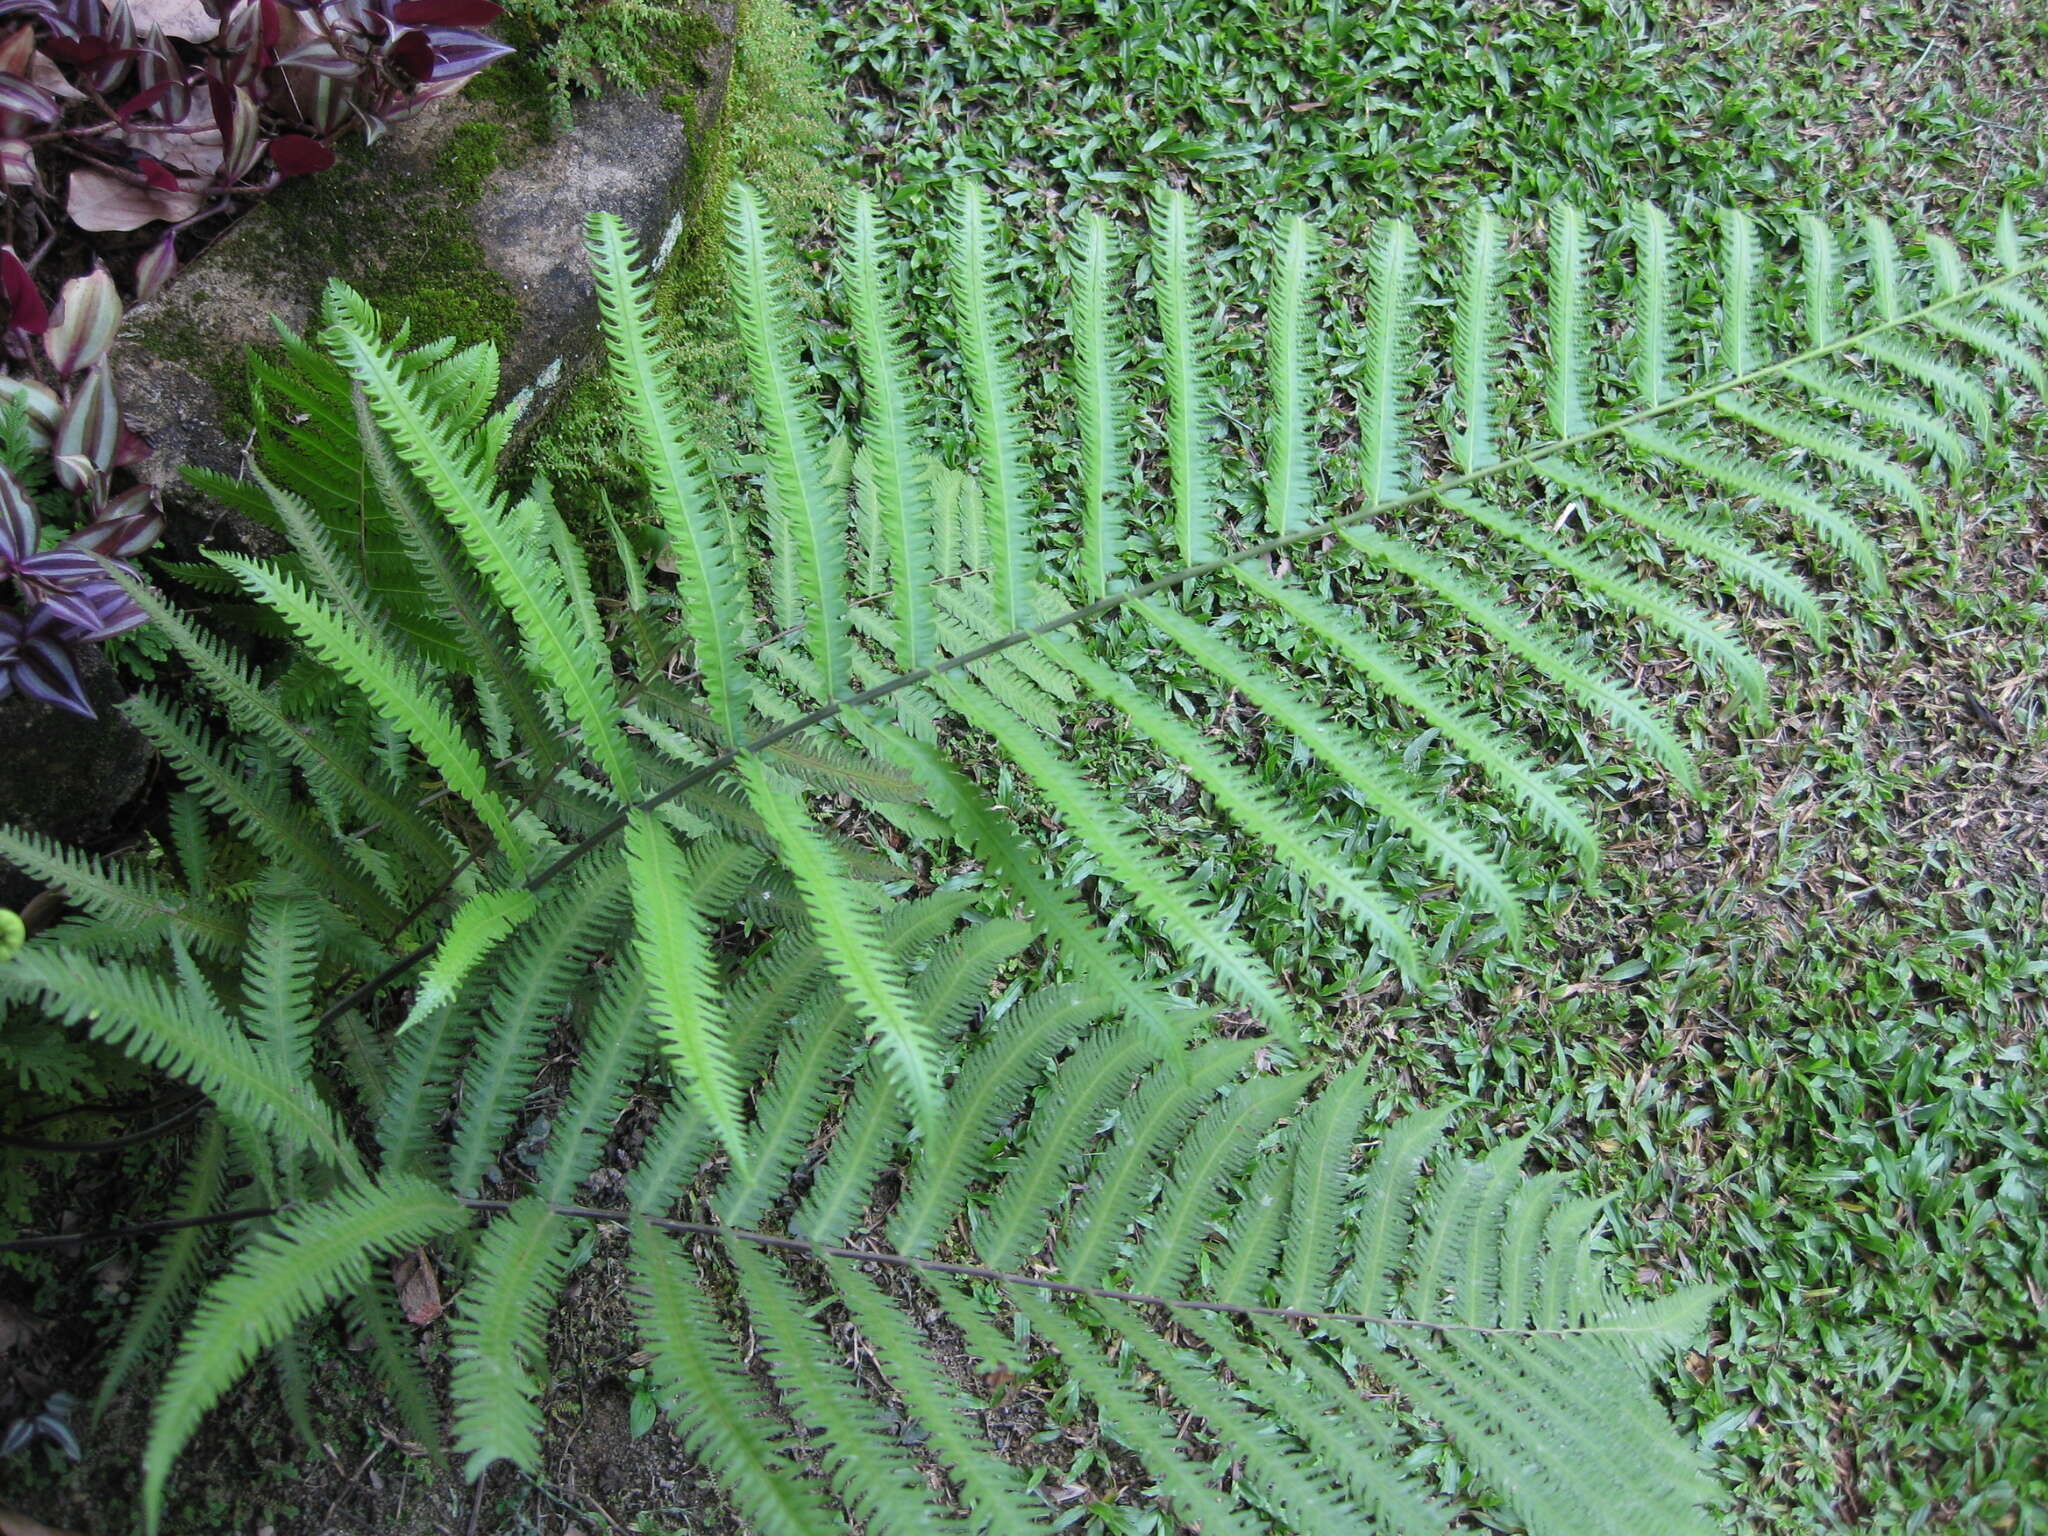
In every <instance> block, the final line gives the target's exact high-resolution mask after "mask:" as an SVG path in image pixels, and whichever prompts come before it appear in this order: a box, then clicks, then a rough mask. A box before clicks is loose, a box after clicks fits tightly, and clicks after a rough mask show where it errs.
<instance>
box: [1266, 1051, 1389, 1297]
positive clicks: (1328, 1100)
mask: <svg viewBox="0 0 2048 1536" xmlns="http://www.w3.org/2000/svg"><path fill="white" fill-rule="evenodd" d="M1368 1081H1369V1079H1368V1076H1367V1069H1366V1067H1365V1066H1364V1065H1363V1064H1360V1065H1359V1066H1356V1067H1353V1068H1352V1069H1351V1070H1350V1071H1349V1072H1347V1073H1345V1074H1344V1075H1343V1076H1342V1077H1340V1078H1338V1079H1336V1080H1335V1081H1334V1082H1332V1083H1331V1084H1329V1086H1327V1087H1326V1088H1324V1089H1323V1091H1322V1093H1321V1095H1320V1096H1319V1097H1318V1098H1317V1099H1316V1102H1315V1104H1314V1106H1313V1107H1312V1108H1311V1109H1310V1110H1309V1112H1308V1114H1307V1115H1306V1116H1304V1117H1303V1121H1302V1127H1301V1133H1300V1137H1299V1140H1298V1141H1297V1143H1296V1149H1295V1156H1294V1194H1293V1198H1292V1199H1291V1200H1290V1201H1289V1202H1288V1216H1287V1262H1286V1264H1285V1265H1284V1266H1283V1270H1282V1275H1281V1280H1280V1305H1281V1306H1283V1307H1292V1308H1296V1309H1305V1308H1309V1307H1320V1306H1322V1305H1323V1302H1324V1298H1325V1297H1327V1296H1328V1295H1329V1292H1330V1282H1331V1280H1332V1278H1333V1272H1334V1271H1335V1269H1336V1266H1337V1227H1338V1217H1339V1215H1340V1213H1341V1212H1342V1211H1343V1208H1344V1196H1345V1194H1346V1192H1347V1191H1346V1186H1347V1185H1348V1184H1349V1183H1350V1181H1351V1157H1352V1152H1353V1150H1354V1148H1355V1147H1356V1145H1357V1138H1358V1122H1359V1121H1360V1119H1362V1118H1363V1117H1364V1115H1365V1090H1366V1084H1367V1082H1368Z"/></svg>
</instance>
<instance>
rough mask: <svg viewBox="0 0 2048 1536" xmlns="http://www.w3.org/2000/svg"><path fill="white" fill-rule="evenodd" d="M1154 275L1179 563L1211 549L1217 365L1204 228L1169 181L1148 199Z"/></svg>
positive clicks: (1208, 555)
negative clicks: (1203, 267)
mask: <svg viewBox="0 0 2048 1536" xmlns="http://www.w3.org/2000/svg"><path fill="white" fill-rule="evenodd" d="M1151 214H1152V276H1153V282H1154V283H1155V284H1156V286H1157V293H1156V295H1155V298H1156V301H1157V304H1158V310H1159V335H1160V341H1161V347H1162V360H1163V364H1164V367H1165V370H1166V465H1167V472H1168V478H1169V480H1170V483H1171V501H1172V507H1171V517H1172V533H1173V540H1174V543H1173V547H1174V548H1175V549H1176V550H1177V551H1178V552H1179V554H1180V558H1181V563H1182V564H1184V565H1200V564H1202V563H1203V562H1204V561H1206V560H1209V559H1212V558H1213V557H1214V556H1215V553H1216V548H1217V544H1216V533H1215V529H1214V528H1213V527H1212V526H1211V524H1212V523H1213V521H1214V519H1215V516H1216V446H1215V442H1214V437H1215V431H1216V413H1217V404H1218V402H1217V398H1216V384H1215V378H1214V374H1215V369H1214V365H1213V364H1212V362H1211V360H1210V356H1209V354H1210V350H1211V348H1212V345H1213V340H1214V338H1213V337H1212V335H1211V334H1210V324H1209V315H1208V311H1207V302H1206V299H1205V297H1204V287H1205V285H1204V284H1203V282H1202V278H1201V266H1200V263H1201V259H1202V257H1201V243H1202V242H1201V228H1200V225H1199V223H1198V222H1197V220H1196V218H1195V213H1194V209H1193V207H1192V206H1191V205H1190V204H1189V202H1188V197H1187V194H1186V193H1185V192H1182V191H1181V190H1180V189H1179V188H1177V187H1175V188H1169V189H1167V190H1166V191H1163V192H1161V193H1160V194H1159V195H1158V196H1157V197H1155V198H1154V199H1153V204H1152V210H1151Z"/></svg>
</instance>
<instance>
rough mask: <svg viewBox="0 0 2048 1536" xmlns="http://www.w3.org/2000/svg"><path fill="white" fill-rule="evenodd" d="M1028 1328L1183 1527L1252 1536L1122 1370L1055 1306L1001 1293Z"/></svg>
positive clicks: (1219, 1535) (1018, 1292)
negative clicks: (1077, 1386)
mask: <svg viewBox="0 0 2048 1536" xmlns="http://www.w3.org/2000/svg"><path fill="white" fill-rule="evenodd" d="M1005 1294H1006V1295H1007V1296H1008V1297H1009V1300H1010V1302H1011V1304H1012V1305H1013V1306H1015V1307H1016V1308H1017V1310H1018V1311H1019V1312H1021V1313H1023V1314H1024V1316H1025V1317H1026V1318H1028V1319H1029V1320H1030V1323H1031V1326H1032V1328H1033V1329H1035V1330H1036V1331H1037V1333H1038V1334H1039V1336H1040V1337H1042V1338H1043V1339H1045V1341H1046V1342H1047V1343H1049V1344H1050V1345H1051V1346H1052V1347H1053V1348H1054V1349H1055V1350H1057V1351H1058V1352H1059V1357H1060V1361H1061V1363H1062V1364H1063V1365H1064V1366H1065V1367H1066V1368H1067V1370H1069V1371H1070V1372H1072V1373H1073V1376H1074V1379H1075V1380H1076V1381H1078V1382H1080V1384H1081V1385H1082V1387H1083V1388H1084V1389H1085V1390H1086V1391H1087V1393H1088V1395H1089V1397H1090V1398H1092V1399H1093V1400H1094V1402H1095V1408H1096V1413H1097V1414H1098V1416H1099V1417H1100V1418H1101V1421H1102V1425H1103V1428H1105V1429H1107V1430H1108V1431H1109V1432H1110V1433H1112V1434H1113V1435H1115V1436H1116V1438H1117V1439H1118V1440H1119V1441H1120V1442H1122V1443H1123V1444H1124V1445H1125V1446H1127V1447H1128V1448H1129V1449H1130V1450H1131V1451H1132V1453H1133V1454H1135V1455H1136V1456H1137V1457H1138V1459H1139V1460H1140V1461H1141V1462H1142V1463H1143V1464H1144V1467H1145V1470H1146V1471H1147V1472H1150V1473H1151V1474H1152V1476H1153V1478H1154V1479H1155V1480H1157V1482H1158V1484H1159V1486H1160V1489H1161V1491H1162V1492H1164V1493H1165V1494H1166V1496H1167V1497H1168V1498H1169V1499H1171V1500H1172V1501H1173V1505H1174V1511H1175V1514H1176V1515H1177V1516H1178V1518H1179V1520H1180V1522H1181V1523H1183V1524H1185V1525H1194V1526H1199V1527H1200V1528H1201V1530H1202V1531H1203V1533H1204V1536H1253V1531H1252V1528H1251V1526H1250V1525H1248V1524H1247V1523H1246V1522H1245V1520H1244V1519H1243V1518H1242V1517H1240V1516H1239V1515H1238V1513H1237V1511H1236V1510H1235V1509H1233V1508H1232V1507H1231V1505H1232V1501H1231V1500H1229V1499H1226V1498H1224V1497H1223V1496H1222V1495H1221V1494H1219V1493H1217V1491H1216V1490H1215V1489H1213V1488H1211V1487H1210V1486H1209V1484H1208V1482H1207V1480H1206V1479H1205V1478H1204V1476H1203V1474H1202V1471H1201V1470H1200V1469H1199V1468H1197V1467H1196V1466H1195V1465H1194V1464H1193V1463H1192V1462H1191V1461H1190V1460H1189V1459H1188V1458H1187V1457H1186V1455H1185V1454H1184V1453H1183V1452H1182V1451H1181V1449H1180V1446H1179V1440H1180V1435H1179V1430H1178V1427H1177V1426H1176V1425H1175V1424H1174V1422H1173V1421H1172V1420H1171V1419H1170V1418H1168V1417H1167V1415H1166V1413H1165V1411H1164V1410H1163V1409H1161V1408H1160V1407H1158V1405H1157V1404H1155V1403H1154V1402H1153V1401H1152V1398H1151V1395H1150V1393H1149V1392H1141V1391H1140V1390H1139V1389H1138V1388H1137V1387H1136V1386H1134V1385H1133V1384H1132V1383H1131V1382H1130V1380H1129V1379H1128V1378H1127V1377H1126V1376H1125V1375H1124V1373H1123V1372H1122V1371H1120V1370H1119V1369H1117V1368H1116V1367H1115V1366H1112V1365H1110V1364H1109V1363H1108V1362H1107V1361H1105V1360H1104V1359H1103V1358H1102V1356H1101V1352H1100V1348H1099V1346H1098V1345H1097V1344H1096V1342H1095V1341H1094V1340H1093V1339H1091V1338H1089V1337H1088V1336H1087V1335H1086V1334H1085V1333H1083V1332H1082V1331H1081V1330H1080V1329H1079V1328H1078V1327H1076V1326H1075V1325H1074V1324H1073V1323H1072V1322H1070V1321H1068V1319H1067V1318H1065V1317H1064V1316H1062V1315H1061V1314H1060V1312H1059V1310H1058V1309H1057V1308H1056V1307H1053V1306H1051V1305H1050V1304H1048V1303H1046V1302H1042V1301H1040V1300H1038V1299H1037V1298H1036V1297H1033V1296H1030V1295H1028V1294H1026V1292H1025V1291H1024V1290H1023V1289H1022V1288H1021V1287H1018V1288H1013V1289H1011V1290H1009V1291H1007V1292H1006V1293H1005Z"/></svg>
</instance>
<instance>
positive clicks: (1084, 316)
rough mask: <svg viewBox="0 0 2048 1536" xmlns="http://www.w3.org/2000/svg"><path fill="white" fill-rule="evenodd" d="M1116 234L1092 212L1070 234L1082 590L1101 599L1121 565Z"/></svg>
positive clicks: (1125, 426) (1124, 428)
mask: <svg viewBox="0 0 2048 1536" xmlns="http://www.w3.org/2000/svg"><path fill="white" fill-rule="evenodd" d="M1114 241H1115V237H1114V235H1113V234H1112V232H1111V229H1110V223H1109V220H1108V219H1106V218H1104V217H1103V216H1102V215H1101V214H1099V213H1091V214H1090V215H1088V217H1087V219H1086V221H1085V222H1084V223H1083V224H1082V227H1081V233H1080V234H1079V235H1078V236H1077V237H1076V239H1075V242H1074V243H1075V245H1076V246H1077V247H1078V248H1079V250H1080V256H1079V258H1078V260H1076V261H1075V262H1074V264H1073V266H1072V268H1071V271H1072V274H1073V286H1074V314H1073V319H1072V322H1071V326H1070V329H1071V331H1072V334H1073V338H1074V351H1073V360H1072V364H1071V373H1072V383H1073V390H1074V399H1075V401H1076V403H1077V406H1078V413H1077V414H1078V416H1079V421H1078V423H1077V434H1076V435H1077V437H1078V441H1079V446H1080V460H1081V588H1082V590H1083V591H1084V592H1085V593H1086V594H1087V595H1088V596H1089V597H1102V596H1104V595H1105V594H1107V593H1108V592H1109V591H1110V589H1111V588H1112V587H1113V586H1115V584H1116V582H1117V581H1118V579H1119V576H1120V573H1121V571H1122V569H1123V562H1124V545H1125V524H1126V518H1127V513H1126V511H1125V509H1124V506H1123V505H1122V502H1123V497H1124V495H1125V494H1126V482H1127V480H1128V479H1129V465H1128V464H1127V463H1126V456H1127V453H1128V450H1129V446H1130V416H1131V407H1130V401H1129V394H1128V384H1127V381H1126V380H1127V375H1126V370H1125V368H1124V366H1123V353H1124V348H1125V338H1124V335H1123V328H1122V326H1121V325H1120V324H1119V323H1118V320H1117V314H1116V309H1115V306H1114V303H1113V288H1114V285H1115V282H1116V273H1115V271H1114V263H1115V244H1114Z"/></svg>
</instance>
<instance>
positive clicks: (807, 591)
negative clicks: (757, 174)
mask: <svg viewBox="0 0 2048 1536" xmlns="http://www.w3.org/2000/svg"><path fill="white" fill-rule="evenodd" d="M725 224H726V243H727V247H728V249H729V252H730V266H731V270H732V272H733V274H734V277H735V279H736V283H735V290H734V298H735V307H736V310H737V313H738V316H739V323H740V338H741V341H742V343H743V344H744V346H745V349H746V355H747V373H748V377H749V378H750V379H751V380H752V381H753V386H754V399H755V401H756V402H757V403H758V404H759V406H760V408H761V422H762V427H763V430H764V431H765V433H766V436H767V450H768V454H767V457H768V483H769V484H770V486H772V488H773V492H774V496H775V502H776V506H777V507H778V508H779V509H780V511H781V514H782V516H783V517H784V518H786V519H787V522H788V527H789V530H790V532H791V533H792V534H793V535H794V544H793V546H792V547H793V551H794V555H795V558H796V561H797V572H798V580H799V584H800V587H801V589H802V592H803V598H804V604H805V613H804V620H805V627H804V633H805V637H806V640H807V642H808V644H809V646H810V651H811V658H812V660H813V661H814V662H815V663H816V664H817V668H818V671H819V673H820V674H821V675H822V677H823V678H824V683H825V694H826V697H828V698H831V697H836V696H837V695H839V694H840V693H842V692H843V691H844V690H845V688H846V673H847V667H848V661H849V658H848V647H849V645H850V641H849V639H848V636H847V632H846V625H847V606H846V517H845V502H844V498H843V497H840V496H837V495H835V494H834V493H833V491H832V488H831V486H830V485H829V484H828V480H827V475H826V469H825V429H824V423H823V421H822V419H821V418H820V416H819V414H818V405H817V401H816V400H815V399H814V398H813V397H812V396H811V394H810V392H809V390H807V389H806V388H805V387H804V385H803V383H802V374H803V370H802V369H801V367H800V366H799V348H798V342H797V332H796V324H797V322H796V316H795V313H794V312H793V310H792V309H791V305H790V298H789V293H788V289H787V285H786V280H785V279H784V277H783V274H782V269H781V265H780V251H779V249H778V248H777V246H776V244H775V236H774V232H773V231H772V230H771V229H770V228H769V225H768V215H767V211H766V209H765V208H764V206H763V205H762V202H761V197H760V194H759V193H758V192H756V191H755V190H754V189H753V188H752V187H749V186H746V185H744V184H735V185H734V186H733V188H732V189H731V191H730V192H729V193H728V194H727V196H726V204H725Z"/></svg>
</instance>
